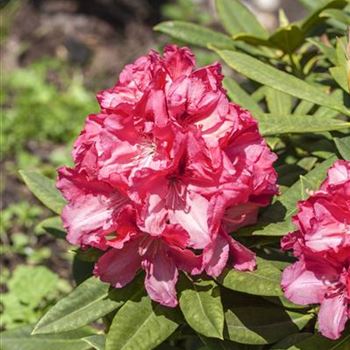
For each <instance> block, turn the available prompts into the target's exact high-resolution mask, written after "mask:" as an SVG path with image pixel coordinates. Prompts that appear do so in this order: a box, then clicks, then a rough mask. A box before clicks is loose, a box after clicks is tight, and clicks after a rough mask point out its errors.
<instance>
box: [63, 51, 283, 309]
mask: <svg viewBox="0 0 350 350" xmlns="http://www.w3.org/2000/svg"><path fill="white" fill-rule="evenodd" d="M222 79H223V76H222V75H221V67H220V65H219V64H218V63H214V64H212V65H210V66H206V67H203V68H198V69H196V68H195V58H194V55H193V54H192V52H191V51H190V50H189V49H187V48H178V47H176V46H174V45H169V46H167V47H166V48H165V49H164V55H163V57H162V56H161V55H159V54H158V53H156V52H155V51H151V52H150V53H149V54H148V55H147V56H144V57H141V58H139V59H138V60H136V61H135V62H134V63H133V64H130V65H127V66H126V67H125V68H124V70H123V71H122V73H121V74H120V78H119V81H118V83H117V84H116V85H115V86H114V87H113V88H111V89H108V90H104V91H102V92H100V93H99V94H98V96H97V98H98V101H99V103H100V107H101V111H100V112H99V113H97V114H93V115H90V116H89V117H88V118H87V121H86V125H85V128H84V130H83V131H82V133H81V135H80V136H79V138H78V139H77V141H76V142H75V145H74V151H73V158H74V162H75V166H74V168H66V167H64V168H61V169H59V179H58V182H57V186H58V188H59V189H60V190H61V192H62V193H63V195H64V197H65V198H66V199H67V201H68V204H67V205H66V207H65V208H64V210H63V214H62V217H63V222H64V226H65V228H66V229H67V231H68V236H67V239H68V241H69V242H70V243H72V244H75V245H80V246H81V247H82V248H83V249H85V248H87V247H94V248H97V249H100V250H102V251H103V252H104V254H103V255H102V256H101V257H100V259H99V260H98V261H97V263H96V265H95V269H94V274H95V275H96V276H99V277H100V278H101V280H102V281H105V282H108V283H110V284H111V285H112V286H114V287H116V288H121V287H123V286H125V285H126V284H128V283H129V282H130V281H131V280H133V278H134V277H135V275H136V273H137V271H138V270H140V269H143V270H145V272H146V277H145V287H146V290H147V292H148V294H149V296H150V297H151V298H152V299H153V300H155V301H157V302H159V303H161V304H163V305H167V306H170V307H174V306H176V305H177V296H176V288H175V286H176V282H177V279H178V274H179V272H178V271H179V270H181V271H185V272H186V273H188V274H192V275H195V274H200V273H202V272H203V271H206V273H207V274H208V275H210V276H218V275H220V274H221V272H222V270H223V269H224V267H225V266H227V264H229V266H231V267H233V268H236V269H238V270H243V271H244V270H253V269H254V268H255V254H254V253H253V252H252V251H250V250H249V249H248V248H246V247H244V246H243V245H242V244H241V243H239V242H238V241H236V240H234V239H233V238H232V237H231V236H230V235H229V234H230V233H231V232H232V231H235V230H237V229H238V228H239V227H242V226H244V225H248V224H253V223H255V222H256V220H257V213H258V210H259V208H260V207H264V206H266V205H268V204H269V202H270V200H271V198H272V196H273V195H274V194H276V192H277V187H276V173H275V171H274V169H273V167H272V164H273V162H274V161H275V159H276V156H275V155H274V154H273V153H272V152H271V151H270V150H269V149H268V147H267V145H266V143H265V141H264V140H263V139H262V137H261V135H260V134H259V131H258V126H257V123H256V121H255V120H254V119H253V118H252V116H251V115H250V114H249V112H248V111H246V110H244V109H242V108H240V107H239V106H238V105H235V104H233V103H230V102H229V100H228V98H227V96H226V93H225V90H224V89H223V87H222Z"/></svg>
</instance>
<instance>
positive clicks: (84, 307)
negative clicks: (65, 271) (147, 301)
mask: <svg viewBox="0 0 350 350" xmlns="http://www.w3.org/2000/svg"><path fill="white" fill-rule="evenodd" d="M128 287H129V286H127V287H125V288H122V289H116V290H113V293H114V296H113V298H111V297H108V296H109V294H108V289H109V285H108V284H106V283H102V282H101V281H100V280H98V279H97V278H96V277H91V278H89V279H88V280H86V281H85V282H83V283H82V284H80V285H79V286H78V287H77V288H76V289H74V290H73V292H71V293H70V294H69V295H68V296H67V297H65V298H63V299H61V300H60V301H59V302H58V303H57V304H56V305H54V306H53V307H52V308H51V309H50V310H49V311H48V312H47V313H46V315H44V317H43V318H42V319H41V320H40V321H39V322H38V324H37V325H36V326H35V328H34V331H33V334H47V333H60V332H64V331H69V330H73V329H78V328H80V327H82V326H85V325H87V324H89V323H91V322H93V321H95V320H97V319H99V318H101V317H102V316H104V315H106V314H108V313H109V312H111V311H113V310H115V309H117V308H119V307H121V306H122V305H123V304H124V302H125V300H126V298H127V297H128V294H129V293H131V290H130V289H132V288H134V289H135V288H136V287H135V286H132V287H129V288H128ZM139 287H140V285H139V284H138V285H137V288H136V289H139Z"/></svg>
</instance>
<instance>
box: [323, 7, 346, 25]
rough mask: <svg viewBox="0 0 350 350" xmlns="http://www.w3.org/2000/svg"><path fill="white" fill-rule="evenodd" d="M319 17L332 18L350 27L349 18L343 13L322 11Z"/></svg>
mask: <svg viewBox="0 0 350 350" xmlns="http://www.w3.org/2000/svg"><path fill="white" fill-rule="evenodd" d="M320 17H326V18H333V19H336V20H337V21H339V22H341V23H344V24H346V25H348V26H349V25H350V16H349V15H348V14H347V13H346V12H344V11H340V10H335V9H328V10H324V11H322V13H321V14H320Z"/></svg>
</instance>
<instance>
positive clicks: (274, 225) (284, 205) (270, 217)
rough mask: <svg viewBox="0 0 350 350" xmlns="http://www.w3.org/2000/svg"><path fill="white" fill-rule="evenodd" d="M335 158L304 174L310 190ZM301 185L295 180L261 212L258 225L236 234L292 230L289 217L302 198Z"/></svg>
mask: <svg viewBox="0 0 350 350" xmlns="http://www.w3.org/2000/svg"><path fill="white" fill-rule="evenodd" d="M336 159H337V157H336V156H332V157H330V158H329V159H327V160H325V161H324V162H323V163H321V164H319V165H318V166H316V167H315V168H314V169H313V170H311V171H310V172H308V173H307V174H306V175H305V176H304V178H305V179H306V180H307V182H308V184H311V185H312V188H310V190H317V189H318V188H319V186H320V184H321V183H322V182H323V180H324V179H325V177H326V174H327V170H328V169H329V168H330V167H331V166H332V165H333V163H334V162H335V161H336ZM304 181H305V180H304ZM302 187H303V185H302V182H301V181H300V180H299V181H297V182H296V183H295V184H294V185H292V186H291V187H290V188H288V189H287V190H286V191H285V192H284V193H283V194H282V195H280V196H278V197H276V199H275V201H274V203H273V204H272V205H271V206H270V207H269V208H268V209H267V210H266V211H265V212H264V213H263V214H262V216H261V218H260V224H259V225H257V226H252V227H246V228H243V229H241V230H239V231H238V233H237V234H238V235H242V236H249V235H257V236H283V235H285V234H286V233H288V232H289V231H291V230H293V228H294V226H293V224H292V222H291V217H292V216H293V215H294V214H295V213H296V211H297V202H298V201H299V200H301V199H302V193H303V192H302Z"/></svg>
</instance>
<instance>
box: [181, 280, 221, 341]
mask: <svg viewBox="0 0 350 350" xmlns="http://www.w3.org/2000/svg"><path fill="white" fill-rule="evenodd" d="M180 308H181V311H182V313H183V314H184V316H185V319H186V321H187V322H188V324H189V325H190V326H191V327H192V328H193V329H194V330H195V331H196V332H198V333H199V334H203V335H204V336H206V337H211V338H220V339H222V338H223V335H222V332H223V328H224V310H223V307H222V303H221V298H220V288H219V286H218V285H217V284H216V283H215V282H214V281H198V282H193V283H191V282H189V281H188V282H187V283H186V282H185V281H184V282H183V288H182V290H181V294H180Z"/></svg>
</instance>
